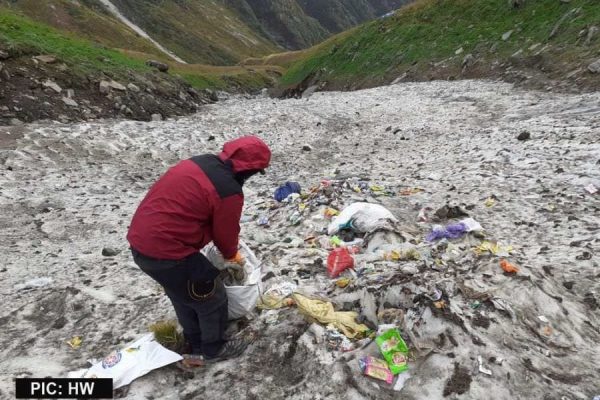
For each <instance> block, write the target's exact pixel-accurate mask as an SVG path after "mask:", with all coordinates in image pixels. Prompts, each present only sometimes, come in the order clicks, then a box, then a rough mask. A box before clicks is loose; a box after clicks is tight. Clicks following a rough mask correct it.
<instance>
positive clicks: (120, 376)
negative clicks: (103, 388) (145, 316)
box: [68, 333, 182, 389]
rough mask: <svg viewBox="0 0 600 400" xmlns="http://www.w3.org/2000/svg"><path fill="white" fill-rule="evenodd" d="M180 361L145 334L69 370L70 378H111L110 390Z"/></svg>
mask: <svg viewBox="0 0 600 400" xmlns="http://www.w3.org/2000/svg"><path fill="white" fill-rule="evenodd" d="M180 360H182V357H181V356H180V355H179V354H177V353H174V352H172V351H170V350H167V349H166V348H164V347H163V346H161V345H160V344H159V343H158V342H156V341H155V340H154V334H152V333H149V334H147V335H144V336H143V337H141V338H140V339H138V340H137V341H135V342H134V343H132V344H130V345H129V346H127V347H125V348H123V349H121V350H115V351H113V352H112V353H110V354H109V355H108V356H107V357H106V358H104V359H103V360H102V361H101V362H98V363H97V364H94V365H93V366H92V367H91V368H89V369H82V370H78V371H72V372H69V374H68V377H69V378H112V379H113V389H118V388H120V387H122V386H125V385H129V384H130V383H131V382H132V381H133V380H135V379H137V378H139V377H140V376H143V375H146V374H147V373H148V372H150V371H152V370H155V369H158V368H161V367H164V366H165V365H169V364H172V363H175V362H177V361H180Z"/></svg>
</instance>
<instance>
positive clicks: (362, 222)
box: [327, 203, 398, 235]
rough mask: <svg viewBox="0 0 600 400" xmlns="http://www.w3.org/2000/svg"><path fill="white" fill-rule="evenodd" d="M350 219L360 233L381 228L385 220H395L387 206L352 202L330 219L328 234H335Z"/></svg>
mask: <svg viewBox="0 0 600 400" xmlns="http://www.w3.org/2000/svg"><path fill="white" fill-rule="evenodd" d="M350 221H352V227H353V228H354V230H356V231H358V232H362V233H367V232H370V231H373V230H375V229H377V228H382V227H384V226H385V225H386V222H387V221H394V222H397V221H398V220H397V219H396V217H394V214H392V213H391V212H390V211H389V210H388V209H387V208H385V207H383V206H381V205H379V204H372V203H354V204H351V205H349V206H348V207H346V208H344V210H343V211H342V212H341V213H340V215H338V216H337V217H335V218H334V219H333V221H331V223H330V224H329V227H328V228H327V233H328V234H329V235H335V234H336V233H337V232H338V231H339V230H340V227H342V226H345V225H347V224H348V222H350Z"/></svg>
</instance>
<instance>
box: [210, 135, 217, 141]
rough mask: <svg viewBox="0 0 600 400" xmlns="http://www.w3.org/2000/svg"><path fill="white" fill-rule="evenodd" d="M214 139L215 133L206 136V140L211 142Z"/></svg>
mask: <svg viewBox="0 0 600 400" xmlns="http://www.w3.org/2000/svg"><path fill="white" fill-rule="evenodd" d="M215 139H216V137H215V135H210V136H209V137H208V141H209V142H212V141H213V140H215Z"/></svg>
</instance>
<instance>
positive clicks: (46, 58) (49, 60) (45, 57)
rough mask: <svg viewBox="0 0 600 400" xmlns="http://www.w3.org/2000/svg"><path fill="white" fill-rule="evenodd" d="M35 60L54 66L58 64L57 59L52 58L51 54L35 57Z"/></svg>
mask: <svg viewBox="0 0 600 400" xmlns="http://www.w3.org/2000/svg"><path fill="white" fill-rule="evenodd" d="M33 59H34V60H37V61H40V62H43V63H46V64H54V63H55V62H56V57H54V56H51V55H49V54H46V55H40V56H35V57H33Z"/></svg>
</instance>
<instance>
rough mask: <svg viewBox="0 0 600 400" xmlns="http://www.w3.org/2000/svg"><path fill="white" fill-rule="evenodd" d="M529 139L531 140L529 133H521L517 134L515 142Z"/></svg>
mask: <svg viewBox="0 0 600 400" xmlns="http://www.w3.org/2000/svg"><path fill="white" fill-rule="evenodd" d="M529 139H531V133H529V131H523V132H521V133H519V136H517V140H519V141H521V142H522V141H525V140H529Z"/></svg>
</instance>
